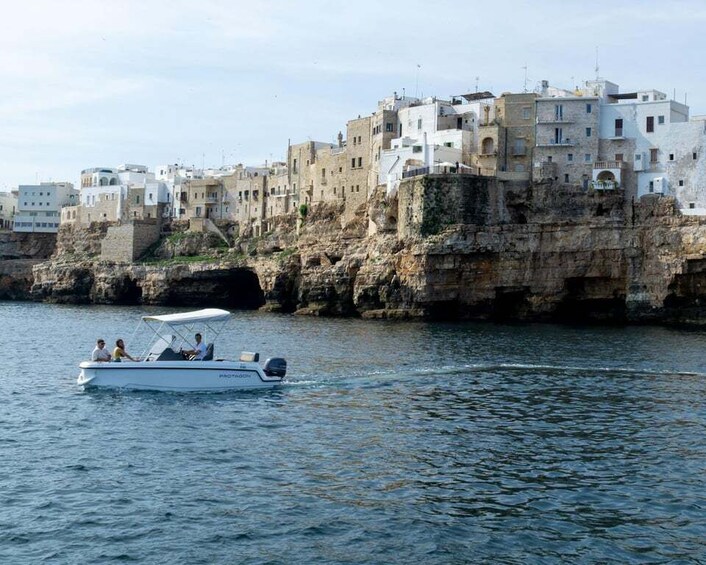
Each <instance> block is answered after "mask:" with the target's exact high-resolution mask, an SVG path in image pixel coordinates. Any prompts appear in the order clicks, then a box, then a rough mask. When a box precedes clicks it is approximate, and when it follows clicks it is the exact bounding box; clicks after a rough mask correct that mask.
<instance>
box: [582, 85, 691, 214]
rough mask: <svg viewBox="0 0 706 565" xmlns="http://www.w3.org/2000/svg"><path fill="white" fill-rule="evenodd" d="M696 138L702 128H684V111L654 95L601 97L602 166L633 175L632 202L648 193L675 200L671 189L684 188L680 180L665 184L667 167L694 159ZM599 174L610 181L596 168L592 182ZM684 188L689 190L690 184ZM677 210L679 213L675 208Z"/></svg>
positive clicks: (669, 170)
mask: <svg viewBox="0 0 706 565" xmlns="http://www.w3.org/2000/svg"><path fill="white" fill-rule="evenodd" d="M700 135H701V136H702V135H703V124H701V125H699V123H689V108H688V106H686V105H684V104H681V103H679V102H676V101H675V100H669V99H668V98H667V96H666V94H664V93H662V92H659V91H657V90H644V91H637V92H630V93H624V94H618V93H617V92H615V93H613V94H609V95H608V96H606V97H605V98H604V100H603V103H602V105H601V119H600V138H601V141H602V144H601V145H602V149H603V151H602V153H603V154H604V156H605V158H606V161H607V162H608V163H611V162H612V163H613V164H615V165H621V166H619V167H613V169H617V170H618V172H620V171H625V170H626V169H628V171H627V172H629V173H633V177H634V180H633V181H632V184H633V187H631V188H633V189H634V190H635V191H636V194H637V196H643V195H645V194H650V193H658V194H673V195H675V196H677V193H678V192H679V191H678V190H677V188H682V189H684V188H686V186H685V183H684V181H685V179H683V178H680V179H676V178H674V179H670V173H673V174H676V170H675V167H674V166H673V165H674V164H675V162H676V160H677V155H680V156H684V155H686V154H687V153H688V157H689V158H690V159H691V158H692V154H693V153H694V152H697V153H698V151H697V150H696V149H697V146H698V145H699V137H700ZM692 160H694V159H692ZM600 174H603V175H604V176H606V177H610V176H611V172H610V171H606V172H603V171H601V167H596V168H595V169H594V181H596V180H598V177H597V175H600ZM684 174H687V172H686V171H684ZM628 176H629V175H628ZM687 176H689V175H687ZM616 180H617V181H620V180H621V179H619V178H616ZM680 181H681V182H682V184H681V186H680V185H679V182H680ZM689 184H692V188H693V183H692V182H690V183H689ZM681 192H683V191H681ZM680 206H682V207H683V204H682V203H681V202H680Z"/></svg>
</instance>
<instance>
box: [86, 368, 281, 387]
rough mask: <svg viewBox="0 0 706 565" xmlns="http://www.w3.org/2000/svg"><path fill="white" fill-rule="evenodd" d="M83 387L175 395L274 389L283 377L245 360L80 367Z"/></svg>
mask: <svg viewBox="0 0 706 565" xmlns="http://www.w3.org/2000/svg"><path fill="white" fill-rule="evenodd" d="M79 368H80V369H81V372H80V374H79V376H78V381H77V382H78V384H79V385H81V386H83V387H84V388H120V389H129V390H161V391H174V392H189V391H214V392H217V391H226V390H249V389H262V388H272V387H273V386H277V385H278V384H280V383H281V382H282V378H281V377H270V376H267V375H265V373H264V371H263V370H262V367H261V366H260V365H259V364H258V363H254V362H253V363H249V362H242V361H148V362H136V363H130V362H124V363H96V362H88V361H85V362H83V363H81V364H80V365H79Z"/></svg>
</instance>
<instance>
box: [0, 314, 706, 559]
mask: <svg viewBox="0 0 706 565" xmlns="http://www.w3.org/2000/svg"><path fill="white" fill-rule="evenodd" d="M172 311H173V310H168V309H164V308H162V309H159V308H151V309H149V310H145V309H142V308H134V307H126V308H119V307H97V306H91V307H84V306H81V307H74V306H52V305H45V304H31V303H7V302H6V303H0V319H1V320H2V326H1V327H0V355H1V357H0V359H1V363H2V379H1V380H0V563H110V562H135V563H404V564H410V563H432V564H433V563H439V564H441V563H478V562H498V563H526V562H541V563H559V562H572V563H573V562H584V563H589V562H601V563H607V562H614V563H630V562H633V563H646V562H647V563H650V562H653V563H664V562H698V561H704V560H706V433H705V432H706V334H705V333H704V332H702V331H686V330H679V329H665V328H658V327H609V328H597V327H567V326H554V325H495V324H471V323H468V324H440V323H421V322H406V323H393V322H381V321H374V322H372V321H361V320H344V319H320V318H308V317H297V316H286V315H274V314H263V313H253V312H248V313H236V315H235V317H234V320H233V322H232V324H230V326H229V327H228V329H227V330H226V331H225V332H224V333H223V335H222V336H221V339H220V340H219V341H217V342H216V356H217V357H231V358H232V357H236V356H237V355H238V354H239V353H240V351H243V350H245V351H258V352H259V353H260V354H261V356H262V357H263V358H264V357H266V356H282V357H285V358H286V359H287V361H288V364H289V371H288V378H287V381H286V383H285V384H284V385H282V386H281V387H278V388H277V389H275V390H271V391H259V392H249V393H242V392H241V393H237V392H233V393H219V394H198V393H197V394H194V393H184V394H175V393H146V392H121V391H83V390H81V389H80V388H79V387H78V386H77V385H76V377H77V374H78V369H77V366H78V363H79V362H80V361H81V360H83V359H87V358H88V357H89V355H90V352H91V350H92V348H93V346H94V343H95V340H96V338H98V337H103V338H104V339H106V341H107V342H108V346H109V347H110V349H112V346H113V345H114V342H115V339H117V338H118V337H121V338H123V339H125V341H126V346H127V349H128V351H129V352H130V353H132V354H133V355H135V354H139V353H141V347H142V345H143V344H142V343H141V342H140V339H141V338H139V337H138V335H133V330H134V327H135V326H136V324H137V321H138V319H139V317H140V316H141V315H142V314H145V313H161V312H172ZM205 340H206V341H210V339H209V335H208V334H207V335H206V336H205Z"/></svg>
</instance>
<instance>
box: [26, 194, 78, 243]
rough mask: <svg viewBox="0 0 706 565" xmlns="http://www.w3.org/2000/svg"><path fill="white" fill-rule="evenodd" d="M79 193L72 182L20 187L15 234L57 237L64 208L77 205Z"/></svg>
mask: <svg viewBox="0 0 706 565" xmlns="http://www.w3.org/2000/svg"><path fill="white" fill-rule="evenodd" d="M78 194H79V193H78V191H77V190H75V189H74V185H73V184H71V183H70V182H43V183H41V184H36V185H20V186H19V187H18V196H17V213H16V215H15V224H14V227H13V231H16V232H43V233H56V232H58V231H59V223H60V221H61V208H62V207H64V206H73V205H75V204H76V203H77V202H78Z"/></svg>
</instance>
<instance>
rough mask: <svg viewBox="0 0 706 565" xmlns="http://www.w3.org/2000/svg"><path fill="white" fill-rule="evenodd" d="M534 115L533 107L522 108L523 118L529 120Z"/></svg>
mask: <svg viewBox="0 0 706 565" xmlns="http://www.w3.org/2000/svg"><path fill="white" fill-rule="evenodd" d="M531 117H532V109H531V108H529V107H525V108H522V119H523V120H529V119H530V118H531Z"/></svg>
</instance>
